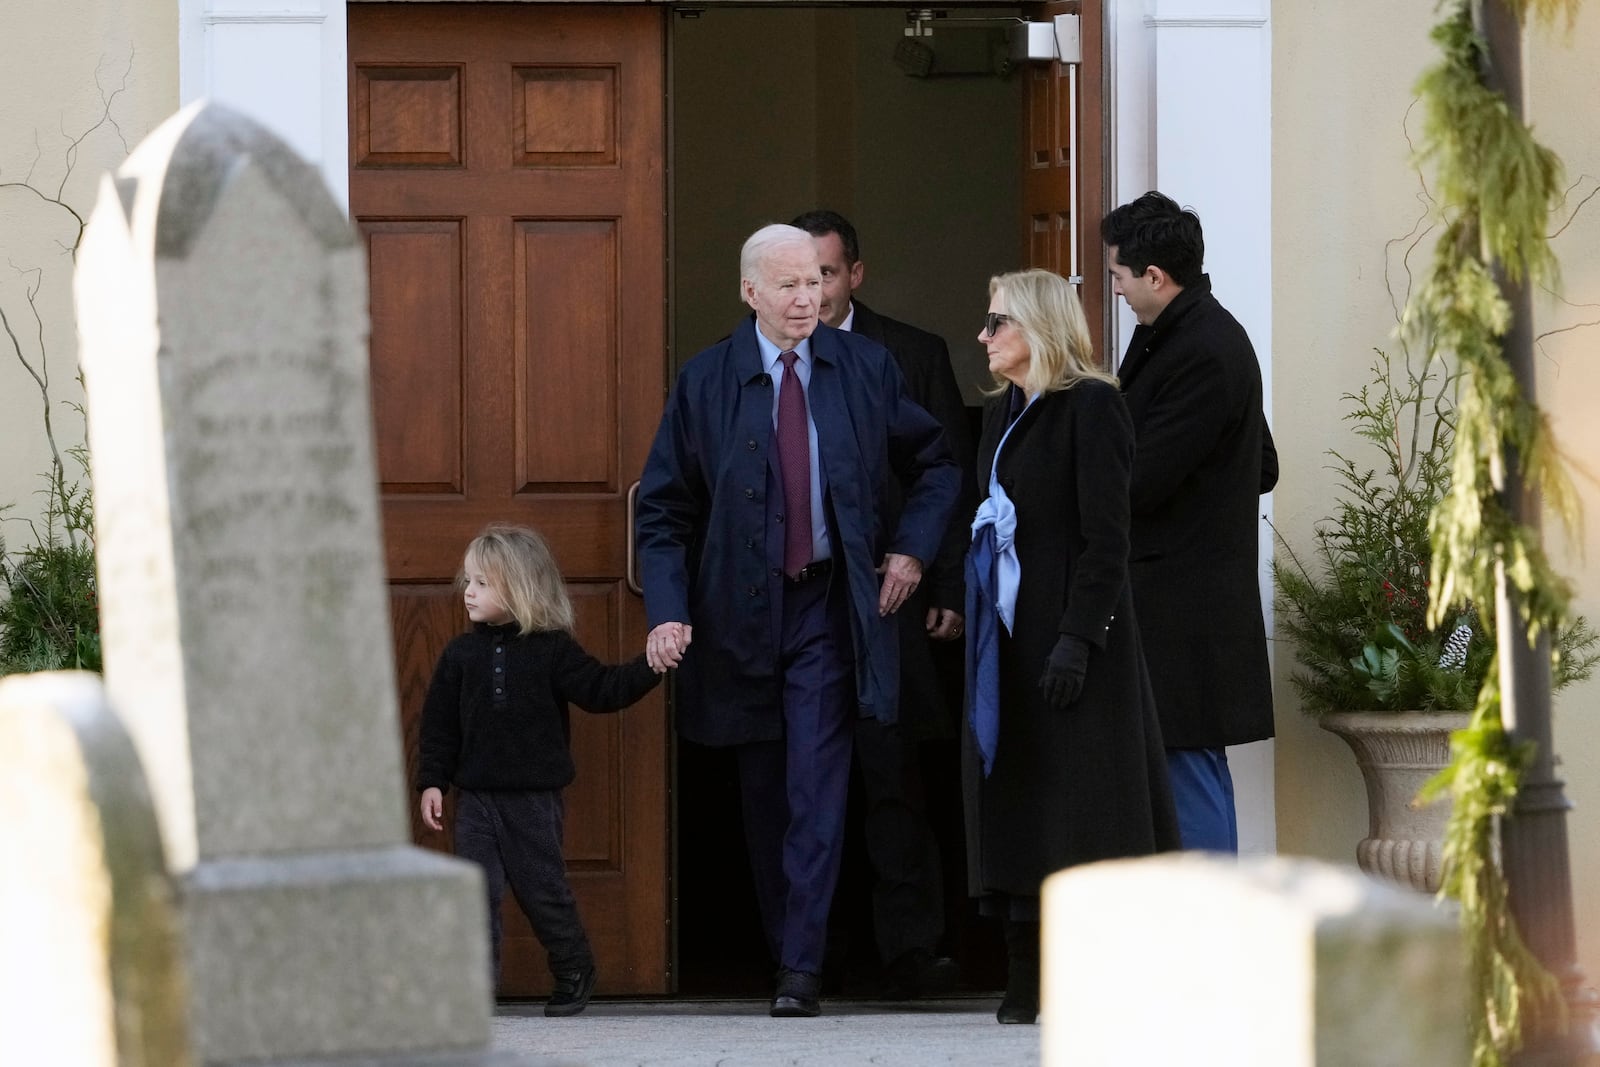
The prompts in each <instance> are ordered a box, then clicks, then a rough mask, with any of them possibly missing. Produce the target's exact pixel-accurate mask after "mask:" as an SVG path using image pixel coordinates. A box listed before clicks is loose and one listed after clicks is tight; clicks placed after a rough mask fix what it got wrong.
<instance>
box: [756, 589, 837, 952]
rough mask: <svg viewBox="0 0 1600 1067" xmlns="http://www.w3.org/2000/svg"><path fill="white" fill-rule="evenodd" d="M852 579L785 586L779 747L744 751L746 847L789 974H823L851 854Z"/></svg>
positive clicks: (768, 928) (773, 945)
mask: <svg viewBox="0 0 1600 1067" xmlns="http://www.w3.org/2000/svg"><path fill="white" fill-rule="evenodd" d="M851 648H852V646H851V642H850V616H849V603H848V593H847V591H846V588H845V583H844V578H843V575H842V574H841V573H839V572H835V573H834V574H833V575H832V577H831V579H815V580H812V581H809V582H805V583H800V584H797V583H793V582H787V581H786V582H785V583H784V601H783V624H782V632H781V634H780V637H779V642H778V659H779V663H778V667H779V671H780V672H781V674H782V678H783V682H782V688H783V729H784V736H783V738H782V740H779V741H762V742H758V743H755V744H749V745H741V746H739V749H738V765H739V788H740V794H741V801H742V805H743V808H744V828H745V840H746V843H747V845H748V846H749V850H750V869H751V874H752V875H753V876H754V878H755V886H756V900H757V902H758V904H759V905H760V908H761V923H762V927H763V929H764V931H765V933H766V937H767V947H768V948H769V949H770V950H771V952H772V956H773V959H775V960H776V961H777V962H778V964H779V965H780V966H782V967H786V968H788V969H790V970H794V971H805V972H808V973H810V974H820V973H821V972H822V955H823V948H824V945H825V943H826V941H827V933H828V909H829V906H830V905H831V904H832V902H833V891H834V887H835V886H836V885H837V884H838V881H839V864H840V860H841V859H842V858H843V855H844V814H845V802H846V799H847V797H848V796H849V792H850V752H851V743H852V736H853V735H852V720H853V718H854V717H855V704H856V700H855V667H854V658H853V655H852V652H851Z"/></svg>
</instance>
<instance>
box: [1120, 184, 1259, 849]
mask: <svg viewBox="0 0 1600 1067" xmlns="http://www.w3.org/2000/svg"><path fill="white" fill-rule="evenodd" d="M1100 235H1101V238H1102V239H1103V240H1104V241H1105V243H1106V247H1107V251H1108V252H1109V262H1110V269H1111V285H1112V289H1113V290H1114V291H1115V292H1116V293H1117V295H1118V296H1120V297H1122V299H1123V300H1125V301H1127V304H1128V307H1129V309H1130V310H1132V312H1133V313H1134V317H1135V318H1137V319H1138V321H1139V325H1138V327H1137V328H1135V330H1134V331H1133V336H1132V338H1131V339H1130V340H1129V341H1128V349H1127V353H1126V354H1125V355H1124V356H1123V359H1122V365H1121V366H1120V367H1119V368H1118V371H1117V373H1118V376H1119V377H1120V378H1121V380H1122V391H1123V394H1124V396H1125V397H1126V398H1127V401H1128V411H1129V412H1130V413H1131V414H1132V416H1133V424H1134V433H1135V437H1136V440H1137V443H1138V450H1137V453H1136V455H1135V458H1134V466H1133V484H1132V487H1131V489H1130V494H1131V510H1132V528H1131V530H1130V535H1131V536H1130V541H1131V545H1130V559H1129V573H1130V576H1131V578H1132V582H1133V600H1134V610H1135V612H1136V613H1137V614H1138V617H1139V632H1140V634H1141V636H1142V637H1143V640H1144V652H1145V658H1146V660H1147V661H1148V663H1149V668H1150V682H1151V685H1152V686H1153V687H1154V689H1155V695H1156V705H1157V708H1158V710H1159V712H1160V715H1161V733H1162V740H1163V741H1164V742H1165V744H1166V746H1167V763H1168V769H1169V771H1170V772H1171V776H1172V789H1173V794H1174V797H1175V799H1176V800H1177V805H1178V822H1179V828H1180V831H1181V833H1182V836H1183V845H1184V847H1185V848H1202V849H1214V850H1217V851H1224V852H1237V851H1238V848H1239V836H1238V826H1237V821H1236V818H1235V814H1234V803H1233V779H1232V776H1231V775H1230V774H1229V771H1228V758H1227V753H1226V748H1227V746H1228V745H1239V744H1245V743H1247V742H1250V741H1260V740H1263V739H1265V738H1269V737H1271V736H1272V735H1273V723H1272V683H1271V678H1270V675H1269V672H1268V668H1267V645H1266V630H1265V626H1264V624H1263V621H1262V617H1261V600H1260V596H1259V593H1258V592H1257V572H1258V559H1257V555H1258V553H1257V531H1258V527H1257V521H1258V519H1257V516H1258V514H1259V501H1258V497H1259V496H1260V494H1262V493H1265V492H1268V491H1269V490H1271V489H1272V487H1273V486H1274V485H1275V484H1277V481H1278V454H1277V451H1276V450H1275V448H1274V447H1273V443H1272V434H1271V432H1270V431H1269V430H1268V429H1267V423H1266V418H1265V416H1264V414H1263V413H1262V407H1261V368H1260V366H1259V365H1258V364H1257V363H1256V354H1255V349H1254V348H1252V347H1251V344H1250V338H1249V336H1248V335H1247V334H1246V333H1245V330H1244V327H1243V326H1241V325H1239V322H1238V320H1236V319H1235V318H1234V317H1233V316H1232V315H1230V314H1229V313H1228V311H1227V310H1226V309H1225V308H1224V307H1223V306H1222V305H1221V304H1219V303H1218V302H1217V300H1216V298H1215V297H1214V296H1212V295H1211V280H1210V278H1209V277H1207V275H1205V274H1204V273H1202V270H1201V266H1202V264H1203V262H1204V259H1205V239H1204V236H1203V234H1202V232H1201V229H1200V217H1199V216H1198V215H1196V214H1195V213H1194V212H1193V211H1191V210H1186V209H1184V208H1181V207H1179V206H1178V204H1177V203H1176V202H1174V201H1173V200H1172V199H1171V198H1170V197H1167V196H1163V195H1162V194H1161V193H1158V192H1149V193H1146V194H1144V195H1143V196H1141V197H1139V198H1138V199H1137V200H1135V201H1133V202H1132V203H1128V204H1124V205H1122V206H1121V207H1119V208H1117V209H1116V210H1115V211H1113V212H1111V213H1110V214H1109V215H1107V216H1106V217H1105V218H1104V219H1103V220H1102V221H1101V224H1100Z"/></svg>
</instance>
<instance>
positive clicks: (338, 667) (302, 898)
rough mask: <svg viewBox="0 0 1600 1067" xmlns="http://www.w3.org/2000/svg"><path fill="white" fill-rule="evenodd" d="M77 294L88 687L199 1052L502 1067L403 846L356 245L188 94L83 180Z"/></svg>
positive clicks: (316, 184)
mask: <svg viewBox="0 0 1600 1067" xmlns="http://www.w3.org/2000/svg"><path fill="white" fill-rule="evenodd" d="M76 288H77V303H78V309H79V328H80V334H81V341H82V348H81V362H82V365H83V368H84V374H85V382H86V388H87V394H88V409H89V441H90V452H91V456H92V475H93V480H94V492H95V518H96V523H97V546H98V551H99V568H100V586H101V589H100V594H101V605H102V608H101V612H102V615H101V619H102V636H103V640H104V647H105V669H106V684H107V688H108V690H109V692H110V694H111V698H112V700H113V702H114V703H115V704H116V706H117V707H118V709H119V710H120V711H121V712H122V714H123V715H124V716H126V718H127V720H128V723H129V728H130V731H131V732H132V734H133V737H134V740H135V742H136V744H137V745H138V748H139V751H140V754H141V756H142V757H143V759H144V763H145V766H146V768H147V769H148V772H149V774H150V777H151V780H152V784H153V792H154V794H155V798H156V804H157V809H158V811H159V813H160V816H161V825H162V832H163V835H164V837H165V841H166V846H167V852H168V856H169V859H170V862H171V864H172V866H173V869H174V871H175V872H176V873H177V875H178V877H179V880H180V888H181V894H182V912H183V921H184V924H185V927H186V936H187V940H188V965H189V972H190V977H191V983H192V988H193V994H192V996H193V1004H192V1018H193V1027H194V1030H193V1043H194V1046H195V1051H196V1055H197V1057H198V1058H199V1059H201V1060H202V1061H203V1062H204V1063H207V1064H225V1063H234V1062H237V1061H244V1060H251V1061H268V1062H272V1063H289V1062H293V1063H302V1062H305V1063H310V1062H320V1061H321V1060H324V1059H332V1058H335V1057H346V1058H354V1057H361V1059H360V1061H359V1062H361V1063H363V1064H365V1063H368V1062H371V1063H374V1064H378V1063H382V1064H391V1063H394V1064H402V1063H403V1064H412V1063H424V1062H426V1063H429V1064H432V1063H442V1062H449V1063H457V1062H459V1063H463V1064H466V1063H471V1064H479V1063H501V1062H508V1061H507V1060H504V1059H498V1058H495V1057H493V1056H492V1055H490V1054H489V1053H488V1052H487V1051H486V1046H487V1042H488V1029H489V1014H490V1007H491V994H490V989H489V976H488V952H487V943H486V942H487V935H486V926H485V918H484V905H483V897H482V889H481V880H480V874H479V872H478V870H477V868H475V867H472V866H469V865H467V864H464V863H462V862H459V861H457V860H455V859H453V858H450V857H446V856H441V855H438V854H436V853H432V852H427V851H424V850H421V849H417V848H413V847H411V846H410V845H409V844H408V836H407V835H408V822H407V819H406V812H407V805H409V804H410V803H411V801H410V799H409V796H408V794H407V792H406V789H405V783H404V781H403V773H402V768H401V755H400V746H399V727H398V723H399V718H398V712H397V708H396V698H395V685H394V669H393V662H392V654H391V650H390V643H389V642H390V630H389V612H388V600H387V589H386V586H385V582H384V572H383V560H382V555H381V551H382V550H381V540H380V529H379V516H378V501H377V495H376V488H375V486H376V473H375V467H374V462H373V454H372V452H373V444H372V441H373V434H372V425H371V413H370V401H369V397H368V376H367V350H366V337H367V315H366V275H365V268H364V261H363V251H362V247H361V244H360V243H359V241H358V239H357V235H356V233H355V231H354V230H353V228H352V227H351V225H350V224H349V222H348V221H347V220H346V219H345V218H344V216H343V214H342V213H341V212H340V210H339V209H338V207H337V206H336V205H335V204H334V202H333V200H332V198H331V197H330V196H329V194H328V192H327V190H326V187H325V186H324V185H323V182H322V180H321V178H320V177H319V176H318V174H317V173H316V172H315V171H314V170H313V169H312V168H311V167H310V166H309V165H308V164H306V163H305V162H304V161H302V160H300V159H299V158H298V157H296V156H295V155H294V153H293V152H292V151H291V150H290V149H289V148H288V147H287V146H286V145H285V144H284V143H283V142H282V141H280V140H278V139H277V138H276V137H275V136H273V135H272V134H271V133H269V132H267V131H266V130H265V129H263V128H262V127H260V126H259V125H257V124H255V123H254V122H253V121H251V120H249V119H247V118H245V117H243V116H241V115H239V114H237V113H234V112H231V111H228V110H226V109H224V108H220V107H216V106H204V107H202V106H200V105H195V106H192V107H189V108H186V109H185V110H183V111H181V112H179V113H178V114H177V115H175V116H173V117H172V118H171V119H169V120H168V121H167V122H166V123H164V124H163V125H162V126H161V127H160V128H158V129H157V130H156V131H154V132H153V133H152V134H151V135H150V136H149V137H148V138H147V139H146V140H145V142H144V143H143V144H141V145H140V146H139V148H138V149H136V150H135V151H134V153H133V155H131V156H130V157H129V158H128V160H127V162H126V163H125V164H124V165H123V166H122V167H121V168H120V169H119V170H118V171H117V172H116V173H115V174H114V175H111V176H109V177H108V178H107V179H106V180H105V181H104V182H103V184H102V188H101V192H100V199H99V203H98V205H97V206H96V208H95V211H94V214H93V216H92V218H91V220H90V223H89V226H88V229H87V231H86V233H85V236H84V242H83V248H82V251H81V253H80V256H79V268H78V275H77V283H76ZM430 1050H431V1051H430ZM443 1053H450V1054H451V1055H452V1056H453V1057H454V1058H451V1059H448V1060H441V1059H439V1056H440V1055H441V1054H443ZM340 1062H341V1063H343V1062H346V1061H345V1060H341V1061H340ZM519 1062H520V1061H519Z"/></svg>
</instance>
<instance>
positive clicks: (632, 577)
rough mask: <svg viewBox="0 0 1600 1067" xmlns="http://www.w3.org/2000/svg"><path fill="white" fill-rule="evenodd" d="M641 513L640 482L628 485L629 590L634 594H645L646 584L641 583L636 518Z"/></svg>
mask: <svg viewBox="0 0 1600 1067" xmlns="http://www.w3.org/2000/svg"><path fill="white" fill-rule="evenodd" d="M638 513H639V483H638V482H634V483H633V484H632V485H630V486H628V591H629V592H630V593H632V594H633V595H634V596H644V586H642V585H640V584H639V535H638V533H637V532H636V530H637V527H636V526H635V524H634V520H635V519H636V518H638Z"/></svg>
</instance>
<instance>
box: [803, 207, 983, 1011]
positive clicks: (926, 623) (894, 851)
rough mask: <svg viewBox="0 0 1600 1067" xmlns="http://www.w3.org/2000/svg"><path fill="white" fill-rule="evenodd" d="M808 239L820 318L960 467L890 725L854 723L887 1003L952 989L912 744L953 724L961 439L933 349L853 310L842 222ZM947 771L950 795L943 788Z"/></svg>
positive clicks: (893, 506)
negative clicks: (883, 351) (951, 651)
mask: <svg viewBox="0 0 1600 1067" xmlns="http://www.w3.org/2000/svg"><path fill="white" fill-rule="evenodd" d="M792 225H794V226H798V227H799V228H800V229H802V230H805V231H806V232H808V233H810V234H811V236H812V237H814V238H815V239H816V243H817V259H818V265H819V266H820V267H821V269H822V307H821V318H822V321H823V322H824V323H826V324H827V325H829V326H832V327H833V328H834V329H837V330H847V331H849V332H851V333H854V334H858V335H860V336H862V337H866V338H869V339H870V340H873V341H876V342H878V343H879V344H881V345H883V346H884V347H885V348H887V349H888V350H889V352H890V354H891V355H893V356H894V360H895V363H896V364H898V365H899V367H900V373H901V374H902V375H904V376H905V380H906V392H907V393H909V394H910V396H911V399H912V400H914V401H916V402H917V403H918V404H919V405H921V406H922V407H923V408H925V409H926V410H927V411H928V412H929V414H931V415H933V417H934V418H936V419H938V420H939V424H940V425H941V426H943V427H944V431H945V436H946V438H947V439H948V442H949V445H950V449H951V451H952V452H953V453H954V454H955V457H956V460H957V461H958V462H959V463H960V465H961V471H962V480H961V497H960V500H959V502H958V504H957V506H956V509H955V514H954V516H953V517H952V518H951V521H950V525H949V528H948V529H947V530H946V531H945V537H944V542H943V544H942V545H941V546H940V549H939V555H938V557H937V558H936V559H934V560H933V561H932V562H931V563H930V564H929V565H928V567H927V568H926V570H925V572H924V574H923V580H922V584H921V585H920V586H918V588H917V591H916V592H915V593H913V594H912V595H911V597H910V598H909V599H908V600H907V601H906V605H905V607H903V608H902V609H901V610H900V613H899V614H900V714H899V718H898V720H897V721H896V722H895V723H894V724H893V725H885V724H884V723H881V722H879V721H878V720H876V719H858V720H857V721H856V730H855V766H856V770H857V772H858V774H859V775H860V783H861V787H862V789H861V796H862V801H863V807H864V809H865V810H864V812H863V814H862V818H863V839H864V841H865V844H866V850H867V858H868V859H869V860H870V861H871V863H872V868H873V872H874V874H875V875H876V877H877V883H876V885H875V886H874V887H873V893H872V922H873V928H874V931H875V932H876V934H877V941H878V951H879V955H880V956H881V958H882V960H883V964H884V967H885V976H886V979H887V983H886V986H887V989H888V991H889V992H890V993H891V995H903V994H911V995H918V994H928V993H940V992H948V991H949V990H950V989H952V988H953V987H954V986H955V985H956V983H957V982H958V981H959V978H960V971H959V969H958V968H957V966H956V964H955V961H954V960H951V959H950V958H948V957H945V956H940V955H938V945H939V938H940V935H941V934H942V932H943V929H944V888H943V872H942V869H941V865H940V858H939V845H938V841H937V839H936V838H935V836H934V833H933V829H932V827H931V826H930V825H929V822H928V816H927V806H926V803H925V799H924V798H925V795H926V793H925V789H924V783H923V775H922V769H921V762H920V759H919V755H920V754H919V751H918V743H919V742H920V741H923V740H927V739H931V738H940V737H950V736H953V727H954V723H955V715H954V713H953V710H952V709H951V708H950V707H949V702H948V700H947V697H946V694H945V693H944V691H943V688H942V687H941V685H940V674H939V671H938V668H937V665H936V663H935V661H934V649H933V646H932V642H934V641H953V640H955V639H956V638H958V637H960V636H961V634H962V632H963V630H962V627H963V620H962V618H961V611H962V609H963V606H964V603H965V601H964V597H965V590H964V588H963V581H962V570H963V566H964V561H965V559H966V551H967V544H968V542H969V541H970V540H971V533H970V532H969V528H970V526H971V524H972V516H973V512H974V511H975V510H976V509H977V505H978V501H977V481H976V478H975V476H974V473H973V450H972V434H971V431H970V428H969V426H968V423H967V410H966V405H965V404H964V402H963V401H962V399H961V388H960V386H958V385H957V384H956V377H955V372H954V371H953V370H952V369H951V366H950V349H949V347H948V346H947V345H946V344H945V342H944V339H943V338H942V337H939V336H938V335H936V334H932V333H929V332H928V331H926V330H919V329H918V328H917V327H915V326H912V325H909V324H907V323H904V322H900V321H898V320H896V319H891V318H889V317H888V316H887V315H879V314H878V313H877V312H875V311H873V310H872V309H871V308H869V307H867V305H865V304H863V303H861V302H860V301H859V300H856V299H855V292H856V290H857V289H859V288H860V286H861V283H862V281H863V280H864V279H865V277H866V266H865V264H864V263H863V262H862V260H861V243H860V239H859V237H858V235H857V233H856V229H855V227H854V226H852V225H851V224H850V222H849V220H847V219H846V218H845V217H844V216H842V215H840V214H838V213H837V212H833V211H810V212H807V213H806V214H804V215H801V216H800V217H798V218H796V219H795V220H794V222H793V223H792ZM899 497H900V494H899V492H898V490H897V488H896V487H894V486H891V487H890V500H889V502H888V507H887V516H888V519H889V521H890V523H891V524H892V523H893V522H895V521H897V520H898V517H899V512H900V508H901V506H902V505H901V501H900V499H899ZM955 780H956V779H955V768H952V769H951V784H952V785H953V783H954V782H955Z"/></svg>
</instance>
